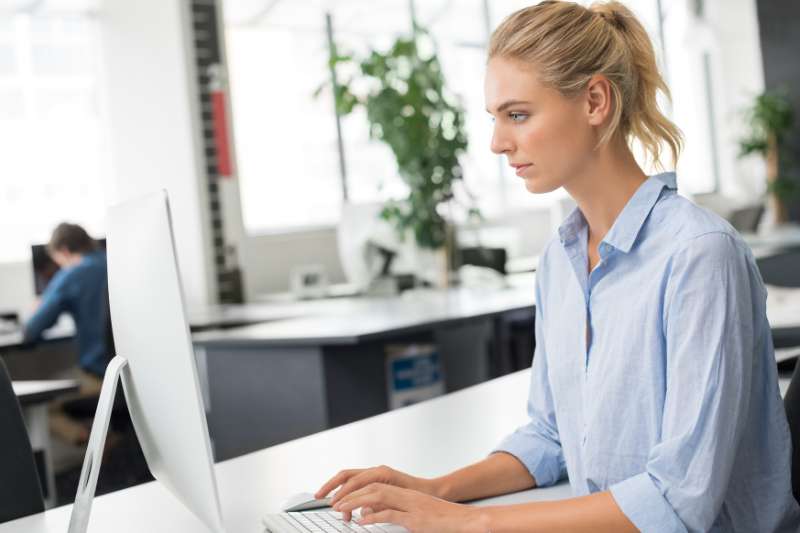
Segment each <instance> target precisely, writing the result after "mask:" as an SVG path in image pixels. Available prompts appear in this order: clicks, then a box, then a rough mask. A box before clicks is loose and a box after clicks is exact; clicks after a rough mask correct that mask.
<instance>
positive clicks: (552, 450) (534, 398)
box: [492, 278, 566, 487]
mask: <svg viewBox="0 0 800 533" xmlns="http://www.w3.org/2000/svg"><path fill="white" fill-rule="evenodd" d="M541 304H542V299H541V296H540V291H539V281H538V278H537V282H536V324H535V327H534V330H535V338H536V347H535V349H534V356H533V364H532V366H531V385H530V393H529V396H528V416H529V417H530V421H529V422H528V423H527V424H525V425H524V426H522V427H520V428H519V429H517V430H516V431H515V432H514V433H512V434H511V435H509V436H508V437H506V438H505V439H504V440H503V441H502V442H501V443H500V444H499V445H498V446H497V448H495V450H494V451H493V452H492V453H497V452H505V453H509V454H511V455H513V456H514V457H516V458H517V459H519V461H520V462H522V464H524V465H525V467H526V468H527V469H528V471H529V472H530V473H531V475H532V476H533V478H534V480H535V481H536V486H538V487H546V486H548V485H552V484H554V483H556V482H557V481H559V480H560V479H562V478H564V477H565V476H566V465H565V462H564V454H563V452H562V449H561V441H560V439H559V435H558V426H557V424H556V415H555V407H554V404H553V397H552V393H551V389H550V381H549V379H548V373H547V355H546V353H545V342H544V334H543V331H544V328H543V326H542V320H543V316H544V314H543V312H542V305H541Z"/></svg>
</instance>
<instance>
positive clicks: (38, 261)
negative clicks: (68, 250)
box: [31, 239, 106, 296]
mask: <svg viewBox="0 0 800 533" xmlns="http://www.w3.org/2000/svg"><path fill="white" fill-rule="evenodd" d="M95 243H96V244H97V247H98V248H99V249H101V250H105V249H106V240H105V239H95ZM31 262H32V263H33V288H34V291H35V292H36V296H41V295H42V293H43V292H44V290H45V289H46V288H47V284H48V283H50V280H51V279H53V276H55V275H56V272H58V271H59V267H58V265H57V264H56V263H55V261H53V259H52V258H51V257H50V254H49V253H47V245H46V244H32V245H31Z"/></svg>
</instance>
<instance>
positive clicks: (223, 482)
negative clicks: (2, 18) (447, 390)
mask: <svg viewBox="0 0 800 533" xmlns="http://www.w3.org/2000/svg"><path fill="white" fill-rule="evenodd" d="M528 379H529V372H528V371H527V370H526V371H522V372H518V373H515V374H511V375H508V376H505V377H502V378H499V379H497V380H494V381H490V382H487V383H483V384H481V385H477V386H475V387H471V388H469V389H464V390H462V391H459V392H456V393H453V394H451V395H448V396H444V397H442V398H437V399H435V400H431V401H429V402H425V403H422V404H417V405H414V406H411V407H408V408H405V409H401V410H398V411H392V412H389V413H385V414H383V415H379V416H376V417H374V418H370V419H367V420H362V421H359V422H355V423H353V424H349V425H346V426H342V427H339V428H335V429H332V430H328V431H325V432H322V433H318V434H316V435H311V436H309V437H305V438H302V439H298V440H296V441H292V442H287V443H285V444H280V445H277V446H274V447H272V448H268V449H266V450H262V451H260V452H256V453H253V454H250V455H246V456H243V457H239V458H237V459H232V460H230V461H225V462H223V463H220V464H218V465H217V467H216V471H217V480H218V484H219V492H220V500H221V502H222V508H223V514H224V517H225V522H226V526H227V530H228V532H229V533H249V532H252V533H262V532H263V528H262V527H261V525H260V518H261V516H263V515H264V514H265V513H268V512H277V511H278V509H279V507H280V504H281V503H282V502H283V501H284V500H285V499H286V498H287V497H288V496H289V495H291V494H293V493H296V492H301V491H314V490H316V489H317V488H319V486H320V485H321V484H322V483H323V482H324V481H325V480H327V478H328V477H330V476H331V475H333V474H334V473H336V472H337V471H338V470H340V469H341V468H346V467H363V466H374V465H378V464H389V465H392V466H393V467H396V468H399V469H401V470H405V471H408V472H410V473H413V474H417V475H421V476H436V475H440V474H444V473H446V472H449V471H452V470H454V469H456V468H458V467H461V466H465V465H467V464H469V463H471V462H474V461H477V460H480V459H481V458H483V457H485V456H486V454H488V453H489V452H490V451H491V450H492V448H493V446H495V445H496V444H498V443H499V441H500V439H502V438H503V437H504V436H505V435H506V434H507V433H509V432H511V431H512V430H513V429H515V428H516V426H518V425H520V424H523V423H524V422H525V421H526V414H525V404H526V399H527V392H528ZM100 475H101V476H102V475H103V474H102V471H101V474H100ZM569 495H570V491H569V487H568V486H567V485H566V484H562V485H559V486H556V487H553V488H549V489H536V490H533V491H527V492H522V493H517V494H514V495H510V496H505V497H502V498H499V499H497V498H496V499H493V500H489V502H491V503H496V502H501V501H502V502H508V503H510V502H516V501H525V500H529V499H559V498H565V497H569ZM70 511H71V506H66V507H60V508H58V509H53V510H50V511H47V512H45V513H43V514H40V515H35V516H31V517H27V518H23V519H21V520H17V521H14V522H9V523H7V524H4V525H0V533H64V532H65V531H66V530H67V524H68V522H69V513H70ZM89 531H90V532H93V533H100V532H103V533H105V532H107V531H113V532H115V533H134V532H135V533H141V532H143V531H147V532H149V533H157V532H169V533H179V532H192V533H195V532H202V531H205V530H204V529H203V527H202V525H201V523H200V522H199V521H198V520H197V519H196V518H195V517H194V516H193V515H192V514H191V513H190V512H189V511H188V510H186V508H184V507H183V506H182V505H181V504H180V503H178V501H177V500H176V499H175V498H173V497H172V496H171V495H170V494H169V493H168V492H167V490H166V489H165V488H163V487H162V486H161V485H160V484H158V483H147V484H145V485H140V486H138V487H133V488H130V489H125V490H122V491H119V492H115V493H112V494H108V495H105V496H100V497H98V498H97V499H96V500H95V503H94V507H93V509H92V519H91V522H90V524H89Z"/></svg>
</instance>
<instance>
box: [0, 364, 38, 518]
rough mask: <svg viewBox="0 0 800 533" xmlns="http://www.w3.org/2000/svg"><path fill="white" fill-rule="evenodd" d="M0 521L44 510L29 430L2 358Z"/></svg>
mask: <svg viewBox="0 0 800 533" xmlns="http://www.w3.org/2000/svg"><path fill="white" fill-rule="evenodd" d="M0 420H2V423H3V429H2V432H0V480H3V481H2V483H0V523H3V522H8V521H10V520H16V519H17V518H22V517H23V516H28V515H31V514H35V513H41V512H42V511H44V500H43V499H42V487H41V485H40V483H39V475H38V473H37V470H36V465H35V463H34V459H33V451H32V450H31V443H30V441H29V440H28V432H27V430H26V429H25V424H24V422H23V420H22V412H21V411H20V408H19V403H18V402H17V396H16V395H15V394H14V388H13V387H12V385H11V378H10V377H9V375H8V371H7V370H6V366H5V364H4V363H3V361H2V360H0Z"/></svg>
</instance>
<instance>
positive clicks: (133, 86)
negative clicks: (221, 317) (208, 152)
mask: <svg viewBox="0 0 800 533" xmlns="http://www.w3.org/2000/svg"><path fill="white" fill-rule="evenodd" d="M188 10H189V3H188V2H186V1H184V0H136V1H131V0H105V1H104V3H103V4H102V10H101V12H100V14H99V16H100V17H101V24H100V27H101V42H102V47H103V72H102V74H101V80H102V82H101V86H102V89H103V99H104V101H105V111H106V113H107V116H108V121H109V130H110V146H111V153H112V157H111V162H110V164H111V173H112V178H113V179H112V187H111V195H110V197H111V202H112V203H113V202H117V201H122V200H124V199H127V198H131V197H135V196H138V195H141V194H144V193H147V192H149V191H153V190H156V189H160V188H164V189H166V190H167V192H168V194H169V198H170V203H171V207H172V215H173V225H174V231H175V243H176V247H177V254H178V262H179V265H180V269H181V274H182V278H183V284H184V290H185V294H186V299H187V304H188V305H189V306H197V305H204V304H208V303H212V302H214V301H215V298H216V296H215V295H216V291H215V285H214V283H215V282H214V276H213V274H212V273H213V268H212V266H213V265H212V258H211V240H210V237H209V230H208V228H209V224H208V214H207V211H208V210H207V208H206V206H207V205H208V202H207V197H206V186H205V177H204V175H203V171H202V168H203V166H202V159H201V156H202V150H201V149H200V132H199V130H198V128H199V126H198V120H196V117H198V114H197V111H196V107H197V106H199V103H198V99H197V87H196V83H195V82H194V80H195V79H196V76H195V69H194V56H193V49H192V48H191V46H190V39H191V35H190V28H191V26H190V23H189V11H188Z"/></svg>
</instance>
